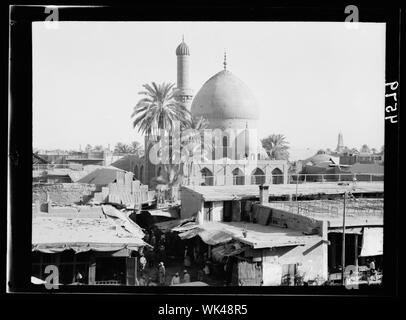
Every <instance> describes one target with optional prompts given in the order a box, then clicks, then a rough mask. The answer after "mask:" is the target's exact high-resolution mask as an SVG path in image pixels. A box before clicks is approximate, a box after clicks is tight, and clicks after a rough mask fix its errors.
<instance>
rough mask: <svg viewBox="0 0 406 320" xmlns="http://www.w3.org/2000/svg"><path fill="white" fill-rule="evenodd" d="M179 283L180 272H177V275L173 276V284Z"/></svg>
mask: <svg viewBox="0 0 406 320" xmlns="http://www.w3.org/2000/svg"><path fill="white" fill-rule="evenodd" d="M179 283H180V277H179V273H178V272H176V273H175V275H174V276H173V277H172V280H171V286H173V285H174V284H179Z"/></svg>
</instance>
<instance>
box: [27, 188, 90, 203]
mask: <svg viewBox="0 0 406 320" xmlns="http://www.w3.org/2000/svg"><path fill="white" fill-rule="evenodd" d="M95 191H96V186H95V185H94V184H86V183H57V184H44V185H36V186H33V188H32V202H35V201H37V200H38V201H39V202H40V203H45V202H46V201H47V193H48V195H49V199H50V200H51V202H52V203H55V204H59V205H70V204H74V203H77V202H79V201H80V200H81V198H82V197H83V201H84V202H87V201H88V200H90V198H91V197H92V195H93V193H94V192H95Z"/></svg>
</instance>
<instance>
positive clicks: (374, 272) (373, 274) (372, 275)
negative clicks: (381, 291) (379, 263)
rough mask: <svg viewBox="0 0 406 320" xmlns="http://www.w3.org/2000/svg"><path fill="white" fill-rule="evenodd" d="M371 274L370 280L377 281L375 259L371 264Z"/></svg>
mask: <svg viewBox="0 0 406 320" xmlns="http://www.w3.org/2000/svg"><path fill="white" fill-rule="evenodd" d="M369 272H370V278H372V277H373V278H374V280H376V269H375V261H374V259H371V262H370V263H369Z"/></svg>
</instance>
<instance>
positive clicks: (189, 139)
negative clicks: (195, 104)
mask: <svg viewBox="0 0 406 320" xmlns="http://www.w3.org/2000/svg"><path fill="white" fill-rule="evenodd" d="M207 127H208V122H207V120H206V119H205V118H203V117H200V118H193V119H190V120H189V121H187V122H185V123H184V125H183V126H182V127H181V128H180V150H179V151H178V152H173V151H172V152H173V153H172V156H171V160H172V161H171V164H170V165H168V166H166V167H165V169H166V172H167V173H169V172H172V173H171V174H170V175H171V177H173V178H176V179H177V180H179V181H183V177H184V176H187V184H190V178H191V174H192V169H193V163H194V160H195V157H196V156H197V155H199V157H200V158H201V159H202V160H207V158H208V155H209V154H210V152H211V151H212V145H211V143H209V142H208V141H206V140H205V139H203V130H204V129H207ZM168 149H170V146H169V145H165V146H163V148H162V150H163V151H165V152H169V151H168ZM173 171H176V172H177V173H176V174H174V173H173ZM170 180H171V179H167V181H168V182H169V181H170Z"/></svg>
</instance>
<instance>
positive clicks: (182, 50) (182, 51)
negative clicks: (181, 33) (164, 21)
mask: <svg viewBox="0 0 406 320" xmlns="http://www.w3.org/2000/svg"><path fill="white" fill-rule="evenodd" d="M176 55H177V56H189V55H190V52H189V47H188V45H187V44H186V43H185V41H183V40H182V42H181V44H180V45H178V47H177V48H176Z"/></svg>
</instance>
